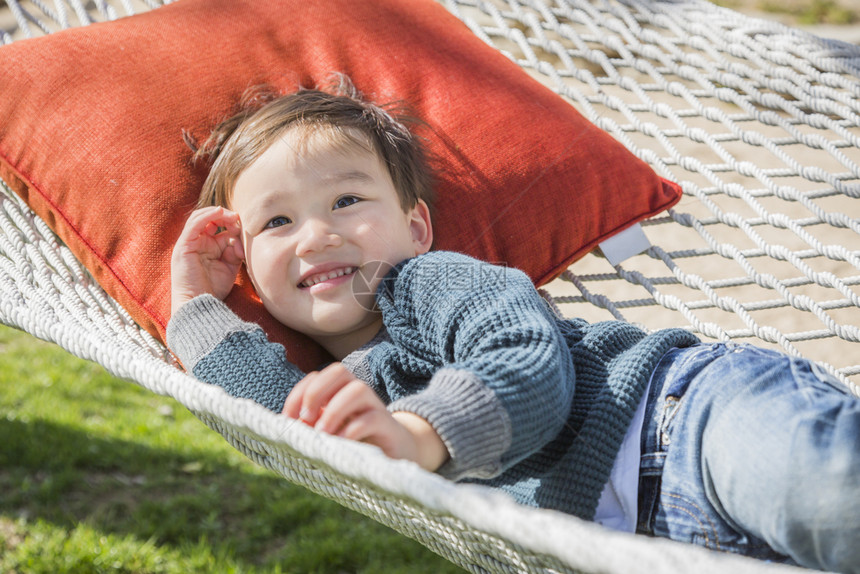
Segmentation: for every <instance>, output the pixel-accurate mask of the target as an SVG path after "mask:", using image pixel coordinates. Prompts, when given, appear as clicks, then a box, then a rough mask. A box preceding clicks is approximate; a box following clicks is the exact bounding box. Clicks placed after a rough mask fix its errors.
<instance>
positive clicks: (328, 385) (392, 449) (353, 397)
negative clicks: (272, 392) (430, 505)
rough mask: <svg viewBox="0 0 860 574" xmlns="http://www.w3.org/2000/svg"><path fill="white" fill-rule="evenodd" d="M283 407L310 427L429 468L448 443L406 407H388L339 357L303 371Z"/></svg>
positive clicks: (439, 463) (441, 457)
mask: <svg viewBox="0 0 860 574" xmlns="http://www.w3.org/2000/svg"><path fill="white" fill-rule="evenodd" d="M283 413H284V414H285V415H287V416H288V417H291V418H294V419H299V420H301V421H302V422H304V423H306V424H308V425H311V426H312V427H314V428H315V429H317V430H319V431H321V432H325V433H328V434H333V435H336V436H339V437H343V438H348V439H351V440H357V441H361V442H366V443H369V444H372V445H376V446H378V447H379V448H381V449H382V451H383V452H384V453H385V454H386V455H388V456H390V457H391V458H405V459H408V460H411V461H414V462H417V463H418V464H419V465H421V466H422V467H423V468H424V469H426V470H430V471H435V470H436V469H438V468H439V467H440V466H442V464H443V463H444V462H445V461H446V460H447V459H448V449H447V448H446V447H445V444H444V443H443V442H442V439H441V438H439V435H438V434H436V431H434V430H433V427H431V426H430V424H429V423H428V422H427V421H425V420H424V419H422V418H421V417H419V416H417V415H414V414H412V413H406V412H397V413H390V412H388V410H387V409H386V408H385V404H384V403H383V402H382V400H380V398H379V397H378V396H377V395H376V393H375V392H374V390H373V389H372V388H370V387H369V386H368V385H367V384H366V383H364V382H363V381H361V380H359V379H356V378H355V376H354V375H353V374H352V373H351V372H349V371H348V370H347V369H346V367H344V366H343V365H342V364H341V363H333V364H331V365H329V366H327V367H326V368H325V369H323V370H322V371H319V372H313V373H310V374H308V375H307V376H306V377H305V378H303V379H302V380H301V381H299V383H298V384H297V385H296V386H295V387H294V388H293V390H292V391H291V392H290V394H289V395H288V396H287V400H286V402H285V403H284V411H283Z"/></svg>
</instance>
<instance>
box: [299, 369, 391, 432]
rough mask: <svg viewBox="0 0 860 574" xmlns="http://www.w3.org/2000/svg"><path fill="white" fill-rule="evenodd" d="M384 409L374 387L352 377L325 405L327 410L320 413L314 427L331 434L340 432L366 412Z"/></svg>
mask: <svg viewBox="0 0 860 574" xmlns="http://www.w3.org/2000/svg"><path fill="white" fill-rule="evenodd" d="M380 409H382V410H384V409H385V405H383V404H382V401H380V400H379V399H378V398H377V397H376V394H375V393H374V392H373V389H371V388H370V387H368V386H367V385H366V384H364V383H363V382H361V381H359V380H358V379H354V378H353V379H351V380H350V382H349V383H347V384H346V385H344V386H343V387H341V388H340V389H339V390H338V392H337V393H336V394H335V395H334V396H333V397H332V398H331V400H329V401H328V402H327V403H326V405H325V411H324V412H323V413H322V414H320V415H319V418H318V419H317V422H316V424H315V425H314V428H316V429H317V430H319V431H322V432H326V433H329V434H339V433H340V432H341V429H342V428H343V427H344V426H345V425H347V423H349V422H350V421H351V420H352V419H354V418H356V417H360V416H363V415H364V414H366V413H368V412H370V411H375V410H377V411H378V410H380Z"/></svg>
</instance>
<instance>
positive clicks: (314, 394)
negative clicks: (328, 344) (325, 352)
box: [299, 363, 355, 423]
mask: <svg viewBox="0 0 860 574" xmlns="http://www.w3.org/2000/svg"><path fill="white" fill-rule="evenodd" d="M354 378H355V377H354V376H353V375H352V373H350V372H349V371H348V370H346V368H345V367H344V366H343V365H341V364H340V363H332V364H331V365H329V366H328V367H326V368H325V369H323V370H322V371H320V372H319V373H318V374H317V376H316V377H314V379H313V380H312V381H311V383H310V384H309V385H308V386H307V388H306V389H305V391H304V393H303V396H302V408H301V411H300V413H299V417H300V418H301V419H302V420H304V421H307V422H309V423H311V422H312V421H313V423H315V422H316V421H317V419H318V418H319V417H320V411H321V410H322V409H323V407H325V408H326V410H328V407H329V402H330V401H331V400H332V397H334V396H336V395H337V393H338V392H339V391H340V390H341V389H342V388H343V387H345V386H346V385H348V384H349V383H350V382H351V381H352V380H353V379H354Z"/></svg>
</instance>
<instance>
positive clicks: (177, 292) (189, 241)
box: [170, 207, 245, 315]
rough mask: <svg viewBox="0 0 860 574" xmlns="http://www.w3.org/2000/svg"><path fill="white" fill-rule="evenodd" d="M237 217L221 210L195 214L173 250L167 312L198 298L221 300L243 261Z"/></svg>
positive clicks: (200, 211)
mask: <svg viewBox="0 0 860 574" xmlns="http://www.w3.org/2000/svg"><path fill="white" fill-rule="evenodd" d="M241 230H242V228H241V224H240V223H239V215H238V214H236V213H234V212H232V211H229V210H227V209H224V208H223V207H204V208H202V209H198V210H196V211H194V212H193V213H192V214H191V216H190V217H189V218H188V221H186V222H185V227H184V228H183V230H182V233H181V234H180V235H179V239H177V240H176V245H174V247H173V256H172V257H171V260H170V287H171V289H170V312H171V315H173V314H174V313H176V311H178V310H179V308H180V307H181V306H182V305H183V304H185V303H187V302H188V301H190V300H191V299H193V298H194V297H196V296H198V295H202V294H204V293H209V294H211V295H214V296H215V297H217V298H218V299H222V300H223V299H224V298H225V297H226V296H227V295H228V294H229V293H230V290H231V289H232V288H233V282H234V281H235V280H236V274H237V273H238V272H239V267H240V265H241V264H242V261H243V260H244V258H245V252H244V250H243V249H242V237H241Z"/></svg>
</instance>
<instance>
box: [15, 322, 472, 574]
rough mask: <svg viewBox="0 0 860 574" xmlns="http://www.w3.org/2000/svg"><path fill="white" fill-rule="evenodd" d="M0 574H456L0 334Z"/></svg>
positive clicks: (64, 361)
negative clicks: (303, 573) (427, 573)
mask: <svg viewBox="0 0 860 574" xmlns="http://www.w3.org/2000/svg"><path fill="white" fill-rule="evenodd" d="M0 572H4V573H13V572H15V573H27V574H29V573H42V572H44V573H51V574H61V573H82V574H83V573H87V574H89V573H95V572H111V573H156V572H157V573H162V572H163V573H174V572H176V573H187V572H219V573H221V572H241V573H263V572H266V573H276V572H320V573H324V572H332V573H343V572H403V573H407V572H408V573H410V574H412V573H416V572H433V573H444V572H462V570H460V569H458V568H457V567H455V566H454V565H452V564H450V563H449V562H447V561H445V560H444V559H442V558H440V557H438V556H436V555H435V554H433V553H432V552H430V551H429V550H427V549H425V548H423V547H422V546H420V545H419V544H417V543H416V542H413V541H412V540H409V539H407V538H405V537H403V536H401V535H399V534H397V533H395V532H394V531H393V530H390V529H388V528H387V527H384V526H382V525H380V524H378V523H376V522H373V521H371V520H369V519H366V518H364V517H363V516H360V515H359V514H357V513H355V512H352V511H350V510H347V509H344V508H342V507H341V506H339V505H337V504H335V503H334V502H331V501H329V500H325V499H323V498H321V497H319V496H316V495H314V494H312V493H310V492H308V491H307V490H305V489H303V488H301V487H297V486H294V485H292V484H289V483H288V482H286V481H285V480H283V479H281V478H280V477H278V476H276V475H274V474H273V473H271V472H269V471H267V470H265V469H263V468H260V467H258V466H256V465H254V464H253V463H252V462H250V461H249V460H247V459H246V458H245V457H244V456H243V455H242V454H240V453H239V452H237V451H235V450H234V449H233V448H231V447H230V446H229V445H227V443H226V442H225V441H224V440H223V439H222V438H221V436H220V435H218V434H217V433H215V432H214V431H211V430H209V429H208V428H207V427H206V426H204V425H203V424H202V423H201V422H200V421H198V420H197V419H196V418H195V417H194V416H193V415H191V414H190V413H188V411H186V410H185V409H184V407H182V406H181V405H180V404H178V403H176V402H175V401H173V400H172V399H169V398H165V397H160V396H157V395H154V394H152V393H150V392H149V391H146V390H144V389H142V388H140V387H138V386H137V385H135V384H133V383H129V382H127V381H122V380H119V379H116V378H114V377H112V376H110V375H108V374H107V373H106V372H105V371H104V370H103V369H102V368H101V367H100V366H98V365H96V364H94V363H89V362H86V361H82V360H79V359H77V358H75V357H73V356H71V355H69V354H67V353H66V352H65V351H63V350H62V349H60V348H58V347H56V346H54V345H50V344H47V343H43V342H41V341H38V340H36V339H34V338H33V337H31V336H29V335H27V334H25V333H21V332H18V331H15V330H12V329H9V328H8V327H5V326H2V325H0Z"/></svg>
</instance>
